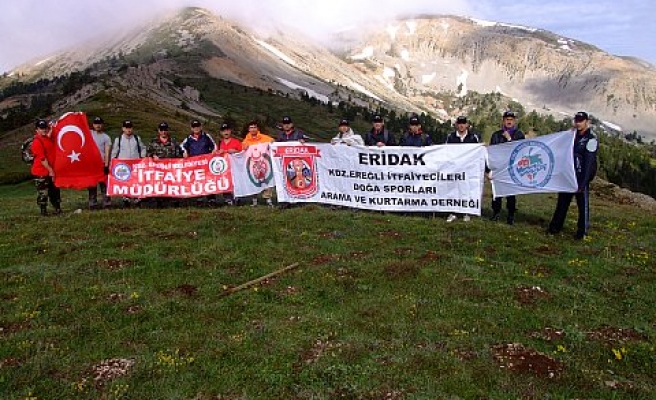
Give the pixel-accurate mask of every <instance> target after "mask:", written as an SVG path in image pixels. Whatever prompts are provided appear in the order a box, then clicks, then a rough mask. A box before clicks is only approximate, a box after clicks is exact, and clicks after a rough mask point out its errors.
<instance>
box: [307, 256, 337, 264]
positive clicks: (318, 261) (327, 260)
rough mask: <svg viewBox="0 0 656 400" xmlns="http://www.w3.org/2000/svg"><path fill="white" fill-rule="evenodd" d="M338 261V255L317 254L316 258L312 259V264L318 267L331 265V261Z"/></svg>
mask: <svg viewBox="0 0 656 400" xmlns="http://www.w3.org/2000/svg"><path fill="white" fill-rule="evenodd" d="M339 259H340V255H339V254H319V255H318V256H316V257H314V258H313V259H312V264H313V265H316V266H319V265H324V264H328V263H331V262H333V261H338V260H339Z"/></svg>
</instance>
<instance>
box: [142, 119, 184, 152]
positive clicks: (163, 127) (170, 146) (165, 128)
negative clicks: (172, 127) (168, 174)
mask: <svg viewBox="0 0 656 400" xmlns="http://www.w3.org/2000/svg"><path fill="white" fill-rule="evenodd" d="M146 156H147V157H152V158H153V160H155V161H157V160H159V159H160V158H180V157H181V156H182V151H181V150H180V147H179V146H178V143H177V141H176V140H175V138H173V137H171V135H170V134H169V124H167V123H166V122H161V123H160V124H159V125H157V137H156V138H154V139H153V140H151V141H150V143H148V147H147V148H146Z"/></svg>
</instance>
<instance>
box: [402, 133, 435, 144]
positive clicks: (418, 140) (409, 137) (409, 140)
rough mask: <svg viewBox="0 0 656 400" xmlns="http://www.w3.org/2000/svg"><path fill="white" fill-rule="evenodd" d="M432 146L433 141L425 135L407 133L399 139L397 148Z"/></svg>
mask: <svg viewBox="0 0 656 400" xmlns="http://www.w3.org/2000/svg"><path fill="white" fill-rule="evenodd" d="M432 144H433V139H431V137H430V135H429V134H427V133H418V134H416V135H415V134H413V133H412V132H410V131H408V132H406V133H405V134H403V136H402V137H401V140H400V141H399V146H413V147H423V146H430V145H432Z"/></svg>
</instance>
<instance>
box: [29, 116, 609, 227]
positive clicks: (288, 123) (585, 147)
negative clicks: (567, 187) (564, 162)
mask: <svg viewBox="0 0 656 400" xmlns="http://www.w3.org/2000/svg"><path fill="white" fill-rule="evenodd" d="M574 124H575V128H576V129H575V132H576V139H575V144H574V148H573V153H574V163H575V165H574V167H575V171H576V177H577V182H578V190H577V192H576V193H560V194H559V196H558V204H557V207H556V210H555V212H554V215H553V218H552V220H551V222H550V224H549V228H548V233H551V234H556V233H559V232H560V231H561V230H562V228H563V225H564V222H565V217H566V215H567V211H568V208H569V205H570V203H571V200H572V198H574V197H576V203H577V206H578V210H579V218H578V224H577V233H576V238H577V239H583V238H584V237H585V236H586V235H587V233H588V228H589V216H590V207H589V184H590V181H591V180H592V179H593V178H594V176H595V174H596V170H597V159H596V153H597V146H598V142H597V138H596V136H595V135H594V133H592V131H591V129H590V124H589V117H588V114H587V113H585V112H578V113H577V114H576V115H575V117H574ZM92 126H93V129H92V130H91V134H92V136H93V138H94V141H95V142H96V145H97V146H98V149H99V151H100V154H101V156H102V159H103V162H104V167H105V174H108V173H109V166H110V164H111V160H112V159H113V158H118V159H138V158H143V157H152V158H153V159H154V160H159V159H164V158H181V157H182V158H187V157H193V156H198V155H203V154H209V153H215V154H219V155H224V154H231V153H237V152H240V151H242V150H245V149H247V148H248V147H249V146H251V145H256V144H260V143H269V142H274V141H277V142H291V141H294V142H301V143H305V142H306V141H307V140H308V136H307V135H306V134H305V132H303V131H302V130H300V129H298V128H296V127H295V126H294V123H293V121H292V119H291V117H289V116H285V117H283V118H282V120H281V122H280V126H279V128H280V129H279V131H278V132H277V135H276V137H275V139H274V138H273V137H271V136H269V135H266V134H264V133H262V132H261V128H260V126H259V123H258V122H257V121H251V122H249V123H248V125H247V126H248V131H247V133H246V135H245V137H244V139H243V140H239V139H238V138H236V137H234V135H233V127H232V126H230V125H229V124H227V123H223V124H222V125H221V126H220V128H219V136H220V137H219V140H218V141H215V140H214V138H213V137H212V136H211V135H210V134H209V133H207V132H205V131H204V130H203V124H202V123H201V121H200V120H198V119H194V120H192V121H191V124H190V133H189V134H188V135H187V136H186V137H185V139H184V140H183V141H182V143H179V144H178V143H177V141H176V140H175V138H173V137H172V136H171V135H170V134H169V125H168V124H167V123H166V122H162V123H160V124H159V125H158V127H157V131H158V134H157V136H156V137H155V138H154V139H152V140H151V141H150V142H149V143H147V144H144V143H143V142H142V140H141V138H140V137H139V136H138V135H136V134H134V132H133V128H134V127H133V123H132V121H131V120H124V121H123V124H122V127H121V130H122V132H121V134H120V135H119V136H118V137H117V138H115V139H114V141H113V144H112V141H111V138H110V137H109V135H107V133H105V131H104V121H103V119H102V118H101V117H95V118H94V119H93V122H92ZM337 131H338V133H337V135H336V136H335V137H334V138H332V140H331V144H333V145H338V144H345V145H349V146H351V145H353V146H376V147H383V146H396V145H397V144H398V145H399V146H412V147H423V146H430V145H432V144H436V143H433V141H432V139H431V136H430V135H429V134H428V133H426V132H424V131H423V129H422V126H421V121H420V119H419V117H418V116H417V115H413V116H412V117H410V120H409V124H408V129H407V131H406V132H404V133H403V134H402V136H401V137H400V138H399V140H398V142H397V140H396V137H395V135H394V133H392V132H390V131H388V130H387V129H386V128H385V121H384V119H383V118H382V116H380V115H374V116H373V118H372V128H371V129H370V130H369V131H368V132H367V133H366V134H365V135H364V138H363V137H362V136H361V135H359V134H357V133H355V132H354V131H353V129H352V128H351V126H350V122H349V120H347V119H342V120H340V122H339V124H338V128H337ZM524 138H525V135H524V133H523V132H522V131H521V130H520V129H518V128H517V116H516V115H515V113H513V112H512V111H506V112H504V113H503V116H502V124H501V129H499V130H498V131H496V132H494V133H493V134H492V136H491V139H490V143H489V144H490V145H491V146H493V145H498V144H502V143H508V142H512V141H517V140H522V139H524ZM445 143H446V144H458V143H482V139H481V136H480V134H478V133H477V132H474V131H473V130H471V129H470V124H469V121H468V119H467V117H466V116H459V117H457V118H456V121H455V129H454V131H453V132H451V133H450V134H449V135H448V136H447V139H446V142H445ZM54 146H55V144H54V141H53V138H51V130H50V127H49V125H48V123H47V121H45V120H38V121H37V122H36V133H35V138H34V144H33V145H32V151H33V154H34V157H35V158H34V163H33V165H32V175H34V178H35V184H36V188H37V192H38V196H37V204H38V205H39V207H40V210H41V214H43V215H47V214H48V212H47V203H48V200H50V203H51V204H52V206H53V207H54V209H55V214H60V213H61V195H60V191H59V189H58V188H56V187H55V185H54V182H53V177H54V170H53V168H52V166H53V164H54ZM486 172H487V176H488V178H489V179H494V177H492V176H491V175H490V171H489V170H487V171H486ZM98 189H100V194H101V196H102V199H101V202H100V203H99V202H98ZM88 192H89V207H90V208H97V207H99V206H102V207H108V206H110V205H111V201H112V200H111V198H110V197H109V196H108V195H107V186H106V183H105V182H100V183H99V184H98V185H97V187H91V188H89V189H88ZM272 197H273V192H272V190H271V189H266V190H264V191H263V192H262V198H263V199H264V200H265V202H266V204H267V205H268V206H269V207H273V200H272ZM212 198H213V196H211V198H210V199H209V200H210V201H212ZM224 199H225V202H226V204H228V205H233V204H235V199H234V197H233V196H232V194H226V195H224ZM252 201H253V203H252V205H254V206H255V205H257V204H258V200H257V197H255V198H253V200H252ZM135 202H138V200H136V199H128V198H124V199H123V205H124V206H126V207H127V206H130V205H131V204H133V203H135ZM501 209H502V198H500V197H498V198H494V199H493V200H492V216H491V217H490V219H491V220H493V221H498V220H499V219H500V215H501ZM506 210H507V215H506V222H507V223H508V224H509V225H513V224H514V223H515V214H516V211H517V200H516V198H515V196H508V197H506ZM457 218H458V216H457V215H456V214H450V215H449V216H448V217H447V219H446V221H447V222H453V221H455V220H456V219H457ZM462 218H463V220H464V221H469V220H470V216H469V215H467V214H465V215H464V216H462Z"/></svg>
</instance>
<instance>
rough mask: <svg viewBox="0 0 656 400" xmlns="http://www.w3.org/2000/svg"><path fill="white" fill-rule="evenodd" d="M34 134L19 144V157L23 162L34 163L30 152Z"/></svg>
mask: <svg viewBox="0 0 656 400" xmlns="http://www.w3.org/2000/svg"><path fill="white" fill-rule="evenodd" d="M32 143H34V136H30V137H29V138H27V139H26V140H25V141H24V142H23V144H22V145H21V158H22V159H23V162H24V163H25V164H34V153H32Z"/></svg>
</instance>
